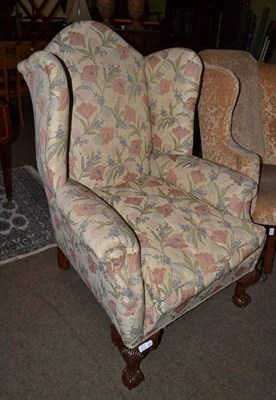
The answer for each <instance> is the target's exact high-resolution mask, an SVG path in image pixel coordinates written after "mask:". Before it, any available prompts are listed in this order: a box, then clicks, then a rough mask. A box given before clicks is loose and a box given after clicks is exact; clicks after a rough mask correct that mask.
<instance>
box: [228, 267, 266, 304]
mask: <svg viewBox="0 0 276 400" xmlns="http://www.w3.org/2000/svg"><path fill="white" fill-rule="evenodd" d="M260 277H261V272H260V271H259V270H257V269H254V270H253V271H251V272H249V273H248V274H246V275H244V276H243V277H242V278H241V279H239V280H238V281H237V286H236V289H235V294H234V296H233V298H232V300H233V302H234V304H235V305H236V306H237V307H240V308H243V307H246V306H247V305H248V304H249V303H250V302H251V297H250V296H249V294H247V293H245V292H246V289H247V288H248V286H251V285H254V283H256V282H258V281H259V279H260Z"/></svg>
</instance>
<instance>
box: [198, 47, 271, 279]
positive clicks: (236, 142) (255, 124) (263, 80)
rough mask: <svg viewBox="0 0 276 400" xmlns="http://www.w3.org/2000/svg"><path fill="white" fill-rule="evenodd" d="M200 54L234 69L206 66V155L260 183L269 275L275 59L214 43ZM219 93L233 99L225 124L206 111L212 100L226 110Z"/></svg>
mask: <svg viewBox="0 0 276 400" xmlns="http://www.w3.org/2000/svg"><path fill="white" fill-rule="evenodd" d="M199 54H200V56H201V58H202V59H203V61H204V63H207V64H212V65H216V66H219V67H222V68H226V69H229V70H231V71H232V72H233V73H234V74H235V77H233V76H232V77H231V78H230V77H229V74H228V73H227V72H222V71H221V70H216V69H210V66H207V68H206V69H205V72H204V74H203V81H202V92H201V94H202V95H201V99H200V102H199V114H200V115H201V117H200V131H201V142H202V155H203V157H204V158H206V159H208V160H211V161H214V162H219V163H220V164H222V165H226V166H228V167H230V168H233V169H235V170H236V171H239V172H241V173H244V174H245V175H247V176H249V177H250V178H252V179H254V180H255V181H256V182H257V183H258V184H259V190H258V195H257V198H256V200H255V201H254V204H253V209H252V218H253V220H254V222H256V223H258V224H261V225H264V226H265V227H266V229H267V241H266V245H265V248H264V251H263V254H262V258H263V265H262V270H263V274H264V277H265V276H266V274H268V273H271V271H272V266H273V260H274V257H275V250H276V204H275V198H276V65H273V64H265V63H261V62H258V61H256V60H255V58H254V57H253V56H252V55H251V54H250V53H248V52H246V51H241V50H217V49H215V50H211V49H210V50H203V51H202V52H200V53H199ZM227 74H228V78H226V75H227ZM222 75H224V77H222ZM226 80H228V84H227V87H225V85H226V83H225V82H226ZM234 81H235V82H234ZM211 88H212V89H211ZM211 91H212V92H213V94H212V95H211ZM233 91H234V92H235V94H233ZM218 98H220V99H221V101H222V102H225V101H229V103H231V106H230V109H229V111H228V113H227V115H228V117H227V124H225V123H222V124H220V127H219V128H218V124H217V120H215V119H214V118H210V119H209V121H207V119H206V111H207V109H210V107H212V104H213V106H214V107H215V108H217V107H219V109H220V110H222V108H221V105H222V104H223V103H221V105H219V104H218ZM227 99H228V100H227ZM224 112H225V110H224ZM214 125H215V128H214ZM210 136H212V140H209V139H210ZM218 143H219V145H218Z"/></svg>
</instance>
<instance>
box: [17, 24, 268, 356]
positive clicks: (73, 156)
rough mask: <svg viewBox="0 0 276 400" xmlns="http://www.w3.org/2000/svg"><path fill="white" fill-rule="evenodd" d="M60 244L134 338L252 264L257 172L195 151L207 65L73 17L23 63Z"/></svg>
mask: <svg viewBox="0 0 276 400" xmlns="http://www.w3.org/2000/svg"><path fill="white" fill-rule="evenodd" d="M18 68H19V70H20V71H21V72H22V73H23V75H24V77H25V79H26V81H27V83H28V85H29V88H30V92H31V96H32V101H33V108H34V116H35V129H36V149H37V161H38V168H39V172H40V175H41V177H42V180H43V182H44V185H45V189H46V193H47V197H48V201H49V207H50V212H51V216H52V221H53V225H54V229H55V232H56V239H57V244H58V246H59V247H60V248H61V249H62V251H63V253H64V254H65V255H66V257H67V258H68V259H69V260H70V263H71V264H72V265H73V266H74V268H75V269H76V271H77V272H78V273H79V275H80V276H81V277H82V279H83V280H84V282H85V283H86V284H87V286H88V287H89V288H90V290H91V291H92V293H93V294H94V296H95V297H96V298H97V299H98V301H99V302H100V303H101V305H102V306H103V308H104V309H105V311H106V312H107V314H108V315H109V317H110V319H111V321H112V323H113V324H114V325H115V327H116V329H117V331H118V332H119V334H120V336H121V338H122V340H123V343H124V345H126V346H127V347H128V348H129V349H132V348H136V346H138V345H140V344H141V343H143V342H144V341H145V340H146V339H148V338H150V337H152V335H153V334H154V333H155V332H158V331H159V330H160V329H162V328H164V327H165V326H166V325H168V324H169V323H171V322H172V321H173V320H175V319H176V318H178V317H179V316H180V315H182V314H184V313H185V312H187V311H188V310H190V309H192V308H193V307H195V306H197V305H198V304H200V303H201V302H203V301H204V300H206V299H207V298H208V297H210V296H211V295H213V294H215V293H217V292H218V291H220V290H221V289H223V288H224V287H225V286H227V285H229V284H230V283H232V282H233V281H237V280H239V279H240V278H241V277H244V276H247V275H248V273H249V272H251V271H254V268H255V265H256V263H257V261H258V259H259V256H260V253H261V251H262V247H263V243H264V239H265V233H264V229H263V228H262V227H259V226H258V225H255V224H253V223H252V221H251V218H250V207H251V202H252V199H253V198H254V197H255V196H256V190H257V184H256V183H255V182H254V181H253V180H251V179H248V178H247V177H245V176H243V175H241V174H239V173H237V172H235V171H233V170H230V169H228V168H226V167H222V166H219V165H217V164H214V163H212V162H209V161H206V160H202V159H200V158H197V157H195V156H193V155H192V147H193V124H194V111H195V106H196V101H197V97H198V92H199V85H200V78H201V70H202V64H201V61H200V58H199V57H198V56H197V55H196V54H195V53H194V52H193V51H191V50H188V49H169V50H163V51H160V52H157V53H155V54H152V55H149V56H147V57H145V58H144V57H143V56H142V55H141V54H139V53H138V52H137V51H136V50H134V49H133V48H132V47H130V46H129V45H128V44H127V43H126V42H125V41H124V40H123V39H122V38H121V37H120V36H118V35H117V34H116V33H115V32H113V31H112V30H111V29H110V28H108V27H106V26H105V25H102V24H100V23H97V22H81V23H76V24H72V25H70V26H68V27H66V28H65V29H64V30H63V31H61V32H60V33H59V34H58V35H57V36H56V37H55V38H54V39H53V40H52V42H51V43H50V44H49V45H48V46H47V47H46V48H45V50H44V51H40V52H37V53H35V54H33V55H32V56H31V57H30V58H29V59H28V60H25V61H23V62H21V63H20V64H19V66H18Z"/></svg>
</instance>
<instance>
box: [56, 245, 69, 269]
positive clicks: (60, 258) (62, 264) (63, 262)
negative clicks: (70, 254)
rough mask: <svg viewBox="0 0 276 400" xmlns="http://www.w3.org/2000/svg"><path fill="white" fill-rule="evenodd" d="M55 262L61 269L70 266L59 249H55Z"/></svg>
mask: <svg viewBox="0 0 276 400" xmlns="http://www.w3.org/2000/svg"><path fill="white" fill-rule="evenodd" d="M57 261H58V266H59V268H61V269H68V268H69V266H70V263H69V260H68V258H67V257H66V256H65V255H64V254H63V252H62V251H61V249H60V248H59V247H58V248H57Z"/></svg>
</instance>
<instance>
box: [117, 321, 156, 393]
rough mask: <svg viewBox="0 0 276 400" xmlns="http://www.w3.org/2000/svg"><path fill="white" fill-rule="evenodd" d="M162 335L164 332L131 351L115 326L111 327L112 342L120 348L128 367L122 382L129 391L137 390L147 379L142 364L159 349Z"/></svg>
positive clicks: (125, 369)
mask: <svg viewBox="0 0 276 400" xmlns="http://www.w3.org/2000/svg"><path fill="white" fill-rule="evenodd" d="M161 334H162V332H161V331H159V332H157V333H155V334H154V335H152V336H151V337H150V338H149V339H148V340H146V341H145V343H142V345H139V346H137V347H135V348H133V349H130V348H128V347H126V345H125V344H124V343H123V341H122V339H121V336H120V335H119V333H118V331H117V329H116V328H115V326H114V325H111V338H112V342H113V344H114V345H115V346H117V347H118V349H119V351H120V353H121V355H122V357H123V359H124V360H125V363H126V367H125V368H124V369H123V373H122V381H123V384H124V385H125V386H126V387H127V388H128V389H133V388H135V387H136V386H138V385H139V384H140V383H141V382H142V381H143V380H144V379H145V377H144V374H143V372H142V371H141V370H140V362H141V361H142V360H143V358H145V357H146V355H147V354H148V353H149V352H150V351H151V350H154V349H156V348H157V346H158V345H159V343H160V339H161ZM147 346H149V347H147Z"/></svg>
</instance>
